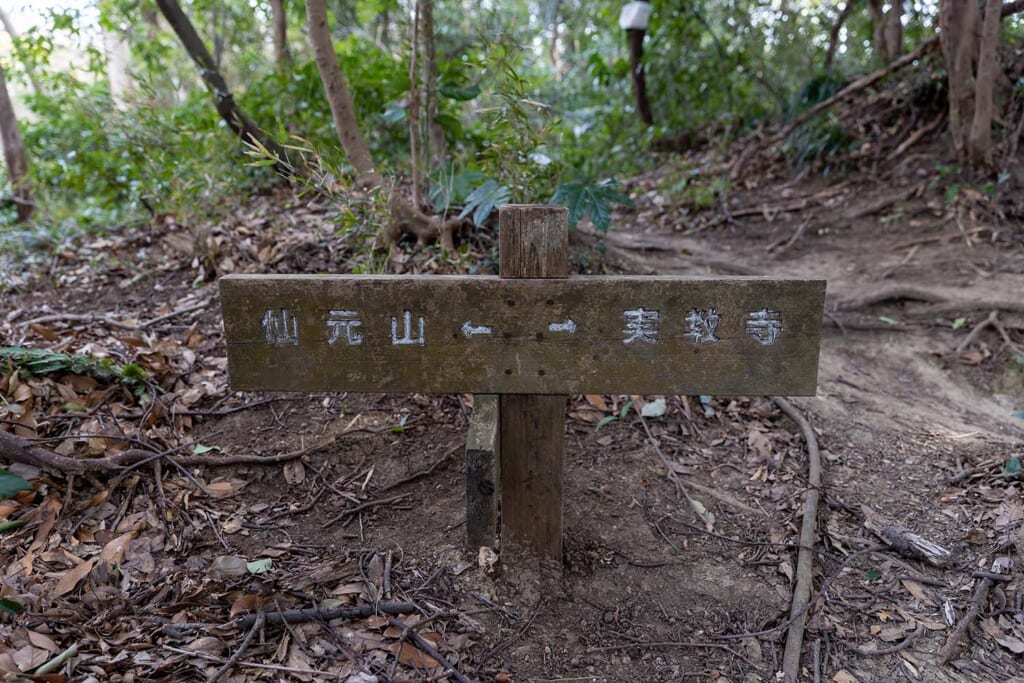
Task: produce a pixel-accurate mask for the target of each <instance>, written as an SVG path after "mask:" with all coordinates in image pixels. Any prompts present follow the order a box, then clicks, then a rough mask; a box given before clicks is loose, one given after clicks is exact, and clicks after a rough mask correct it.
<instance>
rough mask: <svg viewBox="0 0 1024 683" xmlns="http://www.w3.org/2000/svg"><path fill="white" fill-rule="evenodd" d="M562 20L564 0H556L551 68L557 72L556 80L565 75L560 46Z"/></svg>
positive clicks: (552, 14)
mask: <svg viewBox="0 0 1024 683" xmlns="http://www.w3.org/2000/svg"><path fill="white" fill-rule="evenodd" d="M561 22H562V0H555V3H554V7H552V9H551V46H550V49H549V51H550V54H551V68H552V69H553V70H554V72H555V80H556V81H561V80H562V77H564V76H565V65H564V61H563V60H562V48H561V47H560V46H559V44H558V43H559V40H560V38H561V36H560V35H559V33H560V31H559V26H560V25H561Z"/></svg>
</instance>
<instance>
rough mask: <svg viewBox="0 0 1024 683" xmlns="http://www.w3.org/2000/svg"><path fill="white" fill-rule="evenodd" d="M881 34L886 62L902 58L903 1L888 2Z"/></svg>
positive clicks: (890, 0) (891, 0)
mask: <svg viewBox="0 0 1024 683" xmlns="http://www.w3.org/2000/svg"><path fill="white" fill-rule="evenodd" d="M883 33H884V34H885V59H886V61H889V62H891V61H893V60H896V59H898V58H900V57H901V56H903V0H889V11H888V12H886V14H885V28H884V29H883Z"/></svg>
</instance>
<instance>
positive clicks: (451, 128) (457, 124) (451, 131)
mask: <svg viewBox="0 0 1024 683" xmlns="http://www.w3.org/2000/svg"><path fill="white" fill-rule="evenodd" d="M434 123H436V124H437V125H439V126H441V128H442V129H443V130H444V132H446V133H448V135H450V136H452V137H453V138H455V139H456V140H458V139H460V138H462V137H463V136H465V134H466V129H465V128H463V126H462V119H460V118H458V117H457V116H452V115H451V114H438V115H437V116H435V117H434Z"/></svg>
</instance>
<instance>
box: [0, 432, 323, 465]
mask: <svg viewBox="0 0 1024 683" xmlns="http://www.w3.org/2000/svg"><path fill="white" fill-rule="evenodd" d="M337 438H338V437H337V436H332V437H330V438H328V439H325V440H323V441H320V442H318V443H315V444H313V445H312V446H307V447H305V448H301V449H299V450H297V451H292V452H290V453H282V454H280V455H266V456H264V455H205V454H204V455H174V454H173V453H172V452H170V451H168V452H157V451H147V450H143V449H141V448H132V449H129V450H126V451H124V452H122V453H117V454H116V455H108V456H106V457H103V458H73V457H69V456H66V455H61V454H60V453H54V452H53V451H48V450H46V449H44V448H39V447H38V446H33V445H32V443H31V442H29V441H26V440H25V439H22V438H21V437H18V436H15V435H14V434H11V433H9V432H2V431H0V459H3V460H6V461H7V462H17V463H22V464H25V465H32V466H35V467H41V468H43V469H48V470H52V471H57V472H63V473H65V474H84V473H86V472H117V471H118V470H120V469H121V468H123V467H128V466H130V465H135V464H137V463H140V462H144V461H149V460H155V459H158V458H169V459H171V460H173V461H174V462H175V463H177V464H179V465H182V466H185V467H194V466H198V465H205V466H209V467H216V466H220V465H240V464H246V465H259V464H264V465H269V464H273V463H281V462H287V461H289V460H294V459H295V458H299V457H302V456H303V455H305V454H306V453H310V452H312V451H315V450H319V449H321V448H326V447H327V446H329V445H331V444H333V443H334V442H335V441H336V440H337Z"/></svg>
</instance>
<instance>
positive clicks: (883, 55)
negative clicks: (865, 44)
mask: <svg viewBox="0 0 1024 683" xmlns="http://www.w3.org/2000/svg"><path fill="white" fill-rule="evenodd" d="M868 16H869V17H870V18H871V49H872V50H873V51H874V53H875V55H876V56H877V57H878V61H887V53H888V50H887V49H886V45H885V14H884V13H883V12H882V0H868Z"/></svg>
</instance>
